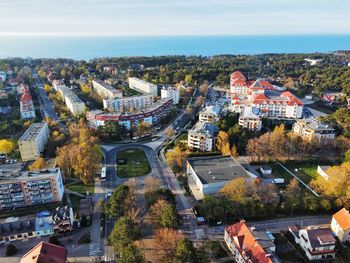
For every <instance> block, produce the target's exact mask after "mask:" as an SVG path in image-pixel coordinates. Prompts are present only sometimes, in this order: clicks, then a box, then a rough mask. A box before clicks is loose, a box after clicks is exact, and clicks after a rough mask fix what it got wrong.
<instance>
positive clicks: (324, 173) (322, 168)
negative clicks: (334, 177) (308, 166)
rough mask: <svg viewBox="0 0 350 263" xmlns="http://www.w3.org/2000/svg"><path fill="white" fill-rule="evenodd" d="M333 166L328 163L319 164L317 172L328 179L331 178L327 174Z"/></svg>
mask: <svg viewBox="0 0 350 263" xmlns="http://www.w3.org/2000/svg"><path fill="white" fill-rule="evenodd" d="M329 168H331V167H330V166H328V165H326V166H324V165H319V166H317V173H318V174H319V175H321V176H322V177H323V178H324V179H326V180H328V179H329V175H328V174H327V170H328V169H329Z"/></svg>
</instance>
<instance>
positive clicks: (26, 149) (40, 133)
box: [18, 122, 50, 162]
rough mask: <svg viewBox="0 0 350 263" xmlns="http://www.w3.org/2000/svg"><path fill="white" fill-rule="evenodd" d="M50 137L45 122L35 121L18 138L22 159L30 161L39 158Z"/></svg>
mask: <svg viewBox="0 0 350 263" xmlns="http://www.w3.org/2000/svg"><path fill="white" fill-rule="evenodd" d="M49 137H50V131H49V126H48V125H47V123H46V122H36V123H33V124H32V125H30V127H29V128H28V129H27V130H26V131H25V132H24V133H23V135H22V137H21V138H20V139H19V140H18V146H19V151H20V153H21V158H22V161H24V162H25V161H32V160H36V159H39V158H40V154H41V153H42V152H43V151H44V148H45V145H46V144H47V142H48V140H49Z"/></svg>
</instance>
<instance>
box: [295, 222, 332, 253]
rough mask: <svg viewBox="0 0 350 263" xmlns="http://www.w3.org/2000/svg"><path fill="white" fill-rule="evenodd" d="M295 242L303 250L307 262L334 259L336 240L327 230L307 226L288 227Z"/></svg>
mask: <svg viewBox="0 0 350 263" xmlns="http://www.w3.org/2000/svg"><path fill="white" fill-rule="evenodd" d="M289 232H290V233H292V235H293V237H294V240H295V242H296V243H297V244H298V245H299V246H300V247H301V248H302V249H303V250H304V252H305V254H306V256H307V258H308V259H309V260H322V259H332V258H335V254H336V249H335V244H336V240H335V238H334V237H333V235H332V232H331V230H330V229H329V228H324V227H318V226H309V227H306V228H301V227H299V226H291V227H289Z"/></svg>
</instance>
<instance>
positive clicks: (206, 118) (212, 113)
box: [199, 106, 221, 123]
mask: <svg viewBox="0 0 350 263" xmlns="http://www.w3.org/2000/svg"><path fill="white" fill-rule="evenodd" d="M220 112H221V108H220V107H218V106H207V107H205V108H204V109H203V110H202V111H201V112H200V113H199V122H201V123H206V122H209V123H213V122H216V121H218V120H219V115H220Z"/></svg>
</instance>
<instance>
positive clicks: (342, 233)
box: [331, 208, 350, 243]
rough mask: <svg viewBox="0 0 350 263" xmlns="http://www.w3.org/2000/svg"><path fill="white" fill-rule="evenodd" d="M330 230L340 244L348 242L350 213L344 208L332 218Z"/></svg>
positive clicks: (349, 236)
mask: <svg viewBox="0 0 350 263" xmlns="http://www.w3.org/2000/svg"><path fill="white" fill-rule="evenodd" d="M331 229H332V231H333V233H334V234H335V235H336V236H337V237H338V238H339V240H340V242H342V243H344V242H346V241H350V213H349V210H347V209H346V208H343V209H341V210H340V211H338V212H337V213H335V214H334V215H333V216H332V222H331Z"/></svg>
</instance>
